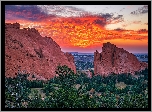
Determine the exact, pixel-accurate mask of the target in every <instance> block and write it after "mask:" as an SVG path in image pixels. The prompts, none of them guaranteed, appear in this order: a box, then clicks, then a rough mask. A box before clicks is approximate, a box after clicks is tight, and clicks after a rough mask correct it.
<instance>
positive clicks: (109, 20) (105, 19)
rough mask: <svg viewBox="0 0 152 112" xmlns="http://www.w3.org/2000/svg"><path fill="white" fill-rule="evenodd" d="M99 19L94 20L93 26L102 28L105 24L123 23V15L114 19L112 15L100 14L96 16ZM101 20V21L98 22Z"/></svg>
mask: <svg viewBox="0 0 152 112" xmlns="http://www.w3.org/2000/svg"><path fill="white" fill-rule="evenodd" d="M97 17H98V18H99V19H97V20H95V21H94V23H95V24H99V25H102V26H105V25H107V24H114V23H119V22H122V21H123V15H118V16H116V17H114V14H113V13H105V14H103V13H100V14H98V16H97ZM100 18H101V20H100Z"/></svg>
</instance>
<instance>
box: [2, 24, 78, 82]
mask: <svg viewBox="0 0 152 112" xmlns="http://www.w3.org/2000/svg"><path fill="white" fill-rule="evenodd" d="M59 64H60V65H67V66H68V67H69V68H71V69H72V70H74V72H76V67H75V63H74V57H73V56H72V55H71V54H68V53H67V54H64V53H63V52H62V51H61V48H60V46H59V45H58V44H57V43H56V42H55V41H53V39H52V38H50V37H42V36H41V35H40V34H39V32H38V31H37V30H36V29H34V28H31V29H30V28H24V29H20V24H18V23H15V24H10V23H6V24H5V75H6V76H7V77H14V76H15V75H16V74H17V72H18V70H20V71H23V70H26V72H27V73H30V74H34V75H35V76H36V79H39V80H41V79H42V80H45V79H50V78H53V77H54V76H56V73H55V70H56V67H57V66H58V65H59ZM29 79H31V80H32V78H31V77H29Z"/></svg>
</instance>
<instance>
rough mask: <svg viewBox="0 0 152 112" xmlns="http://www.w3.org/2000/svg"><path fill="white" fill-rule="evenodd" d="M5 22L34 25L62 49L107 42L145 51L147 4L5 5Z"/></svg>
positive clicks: (96, 47) (96, 46)
mask: <svg viewBox="0 0 152 112" xmlns="http://www.w3.org/2000/svg"><path fill="white" fill-rule="evenodd" d="M5 22H6V23H15V22H18V23H20V25H21V28H27V27H29V28H36V29H37V30H38V31H39V32H40V34H41V35H42V36H47V37H51V38H53V40H54V41H56V42H57V43H58V44H59V45H60V47H61V49H62V51H64V52H87V53H93V52H95V50H98V51H99V52H101V51H102V45H103V43H106V42H111V43H112V44H115V45H116V46H117V47H120V48H124V49H125V50H127V51H129V52H131V53H147V52H148V6H147V5H6V6H5Z"/></svg>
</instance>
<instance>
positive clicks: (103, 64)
mask: <svg viewBox="0 0 152 112" xmlns="http://www.w3.org/2000/svg"><path fill="white" fill-rule="evenodd" d="M145 68H148V64H147V63H144V62H140V61H138V59H137V58H136V56H135V55H133V54H132V53H129V52H128V51H126V50H124V49H123V48H118V47H116V45H114V44H111V43H110V42H107V43H104V44H103V47H102V52H101V53H99V52H98V51H96V52H95V53H94V73H95V74H100V75H103V76H107V75H109V74H112V73H115V74H121V73H131V74H135V72H136V71H141V70H144V69H145Z"/></svg>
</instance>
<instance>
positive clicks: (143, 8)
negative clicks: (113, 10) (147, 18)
mask: <svg viewBox="0 0 152 112" xmlns="http://www.w3.org/2000/svg"><path fill="white" fill-rule="evenodd" d="M145 13H148V6H147V5H145V6H143V7H141V8H138V9H137V10H135V11H133V12H131V13H130V14H132V15H139V14H145Z"/></svg>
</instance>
